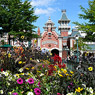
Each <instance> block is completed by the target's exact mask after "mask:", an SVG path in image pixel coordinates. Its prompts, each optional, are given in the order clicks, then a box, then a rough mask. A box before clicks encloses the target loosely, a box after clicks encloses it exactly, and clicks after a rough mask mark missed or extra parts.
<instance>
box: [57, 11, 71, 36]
mask: <svg viewBox="0 0 95 95" xmlns="http://www.w3.org/2000/svg"><path fill="white" fill-rule="evenodd" d="M69 22H70V20H69V19H68V18H67V16H66V10H62V17H61V19H60V20H58V23H59V24H60V26H59V27H58V30H60V34H61V36H62V37H66V36H68V31H69V30H70V28H71V27H70V26H68V24H69Z"/></svg>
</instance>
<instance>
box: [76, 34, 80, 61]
mask: <svg viewBox="0 0 95 95" xmlns="http://www.w3.org/2000/svg"><path fill="white" fill-rule="evenodd" d="M78 39H79V36H78V35H76V43H77V63H79V51H78Z"/></svg>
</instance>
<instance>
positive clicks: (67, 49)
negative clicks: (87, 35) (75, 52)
mask: <svg viewBox="0 0 95 95" xmlns="http://www.w3.org/2000/svg"><path fill="white" fill-rule="evenodd" d="M65 50H66V51H67V60H68V51H69V48H68V46H66V48H65Z"/></svg>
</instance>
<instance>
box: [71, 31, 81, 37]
mask: <svg viewBox="0 0 95 95" xmlns="http://www.w3.org/2000/svg"><path fill="white" fill-rule="evenodd" d="M76 35H78V36H79V37H82V36H81V35H80V33H79V32H78V31H73V32H72V34H71V36H70V37H75V36H76Z"/></svg>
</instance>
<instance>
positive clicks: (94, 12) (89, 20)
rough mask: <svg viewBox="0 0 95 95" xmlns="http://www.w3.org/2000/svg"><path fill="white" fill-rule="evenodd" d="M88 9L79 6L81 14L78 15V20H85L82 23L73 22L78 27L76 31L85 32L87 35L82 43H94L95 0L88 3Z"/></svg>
mask: <svg viewBox="0 0 95 95" xmlns="http://www.w3.org/2000/svg"><path fill="white" fill-rule="evenodd" d="M88 5H89V8H87V9H85V8H84V7H82V6H80V8H81V10H82V12H83V14H79V18H80V19H84V20H86V22H84V23H79V22H73V23H74V24H76V25H78V29H79V30H81V31H83V32H85V33H86V34H87V35H86V36H85V38H84V41H95V0H92V1H90V0H89V1H88Z"/></svg>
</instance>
